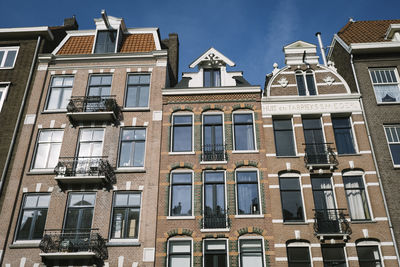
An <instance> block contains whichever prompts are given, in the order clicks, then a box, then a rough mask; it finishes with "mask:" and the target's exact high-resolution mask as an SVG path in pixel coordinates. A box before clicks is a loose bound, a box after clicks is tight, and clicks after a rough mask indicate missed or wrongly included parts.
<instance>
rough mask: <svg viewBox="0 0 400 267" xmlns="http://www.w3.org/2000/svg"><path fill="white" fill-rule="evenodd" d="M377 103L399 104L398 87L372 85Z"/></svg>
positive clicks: (399, 92) (399, 94) (399, 91)
mask: <svg viewBox="0 0 400 267" xmlns="http://www.w3.org/2000/svg"><path fill="white" fill-rule="evenodd" d="M374 89H375V94H376V98H377V101H378V103H382V102H400V90H399V87H398V85H391V84H387V85H374Z"/></svg>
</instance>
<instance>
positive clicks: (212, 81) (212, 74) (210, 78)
mask: <svg viewBox="0 0 400 267" xmlns="http://www.w3.org/2000/svg"><path fill="white" fill-rule="evenodd" d="M217 86H221V72H220V69H204V87H217Z"/></svg>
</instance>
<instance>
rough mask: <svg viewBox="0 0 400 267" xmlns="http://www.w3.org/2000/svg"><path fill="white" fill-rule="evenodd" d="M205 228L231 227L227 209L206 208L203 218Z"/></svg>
mask: <svg viewBox="0 0 400 267" xmlns="http://www.w3.org/2000/svg"><path fill="white" fill-rule="evenodd" d="M202 224H203V229H218V228H229V227H230V219H229V216H228V212H227V211H226V210H223V209H220V210H217V211H211V210H204V211H203V219H202Z"/></svg>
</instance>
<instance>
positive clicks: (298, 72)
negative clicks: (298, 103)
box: [294, 69, 318, 96]
mask: <svg viewBox="0 0 400 267" xmlns="http://www.w3.org/2000/svg"><path fill="white" fill-rule="evenodd" d="M310 72H311V74H312V76H313V79H314V85H315V95H310V91H309V90H308V84H307V79H306V76H307V73H310ZM294 75H295V77H294V78H295V80H296V89H297V96H301V95H299V88H298V84H297V79H296V76H297V75H302V76H303V80H304V87H305V89H306V95H305V96H317V95H318V87H317V80H316V79H315V72H314V71H313V70H311V69H307V70H300V69H299V70H296V71H295V72H294ZM302 96H304V95H302Z"/></svg>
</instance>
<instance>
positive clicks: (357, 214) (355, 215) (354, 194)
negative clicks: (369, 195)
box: [345, 181, 369, 220]
mask: <svg viewBox="0 0 400 267" xmlns="http://www.w3.org/2000/svg"><path fill="white" fill-rule="evenodd" d="M345 186H346V195H347V200H348V203H349V210H350V214H351V218H352V219H353V220H365V219H369V218H366V216H365V208H366V207H364V203H366V199H365V195H364V194H363V192H362V191H361V190H360V189H347V188H357V187H359V184H358V183H357V182H356V181H354V182H347V183H346V185H345Z"/></svg>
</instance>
